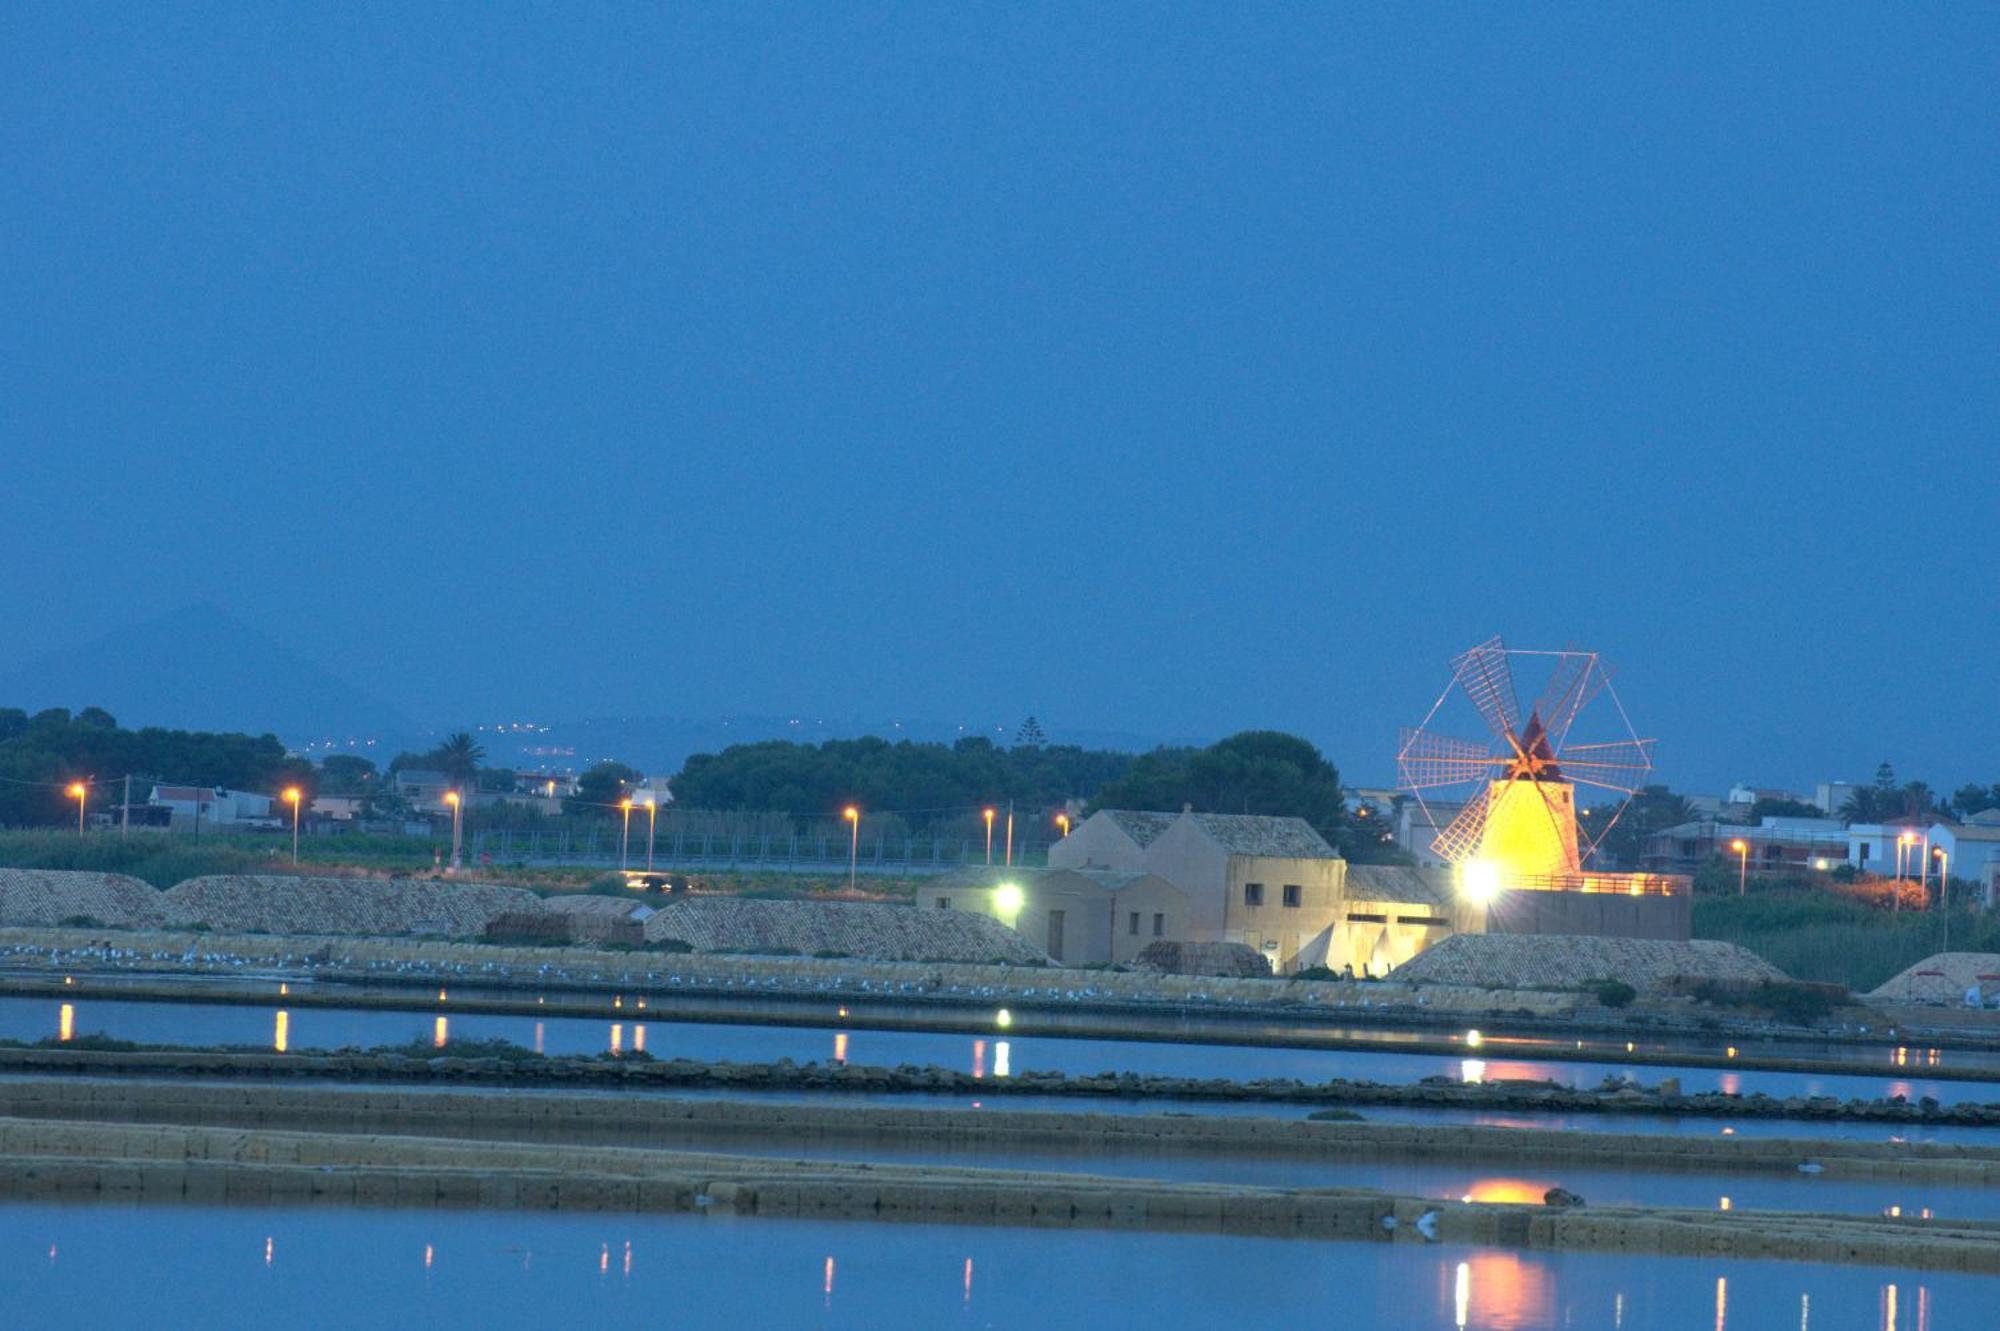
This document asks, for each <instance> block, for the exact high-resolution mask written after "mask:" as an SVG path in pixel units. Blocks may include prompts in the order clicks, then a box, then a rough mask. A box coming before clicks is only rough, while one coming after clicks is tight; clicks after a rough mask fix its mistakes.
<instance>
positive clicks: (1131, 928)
mask: <svg viewBox="0 0 2000 1331" xmlns="http://www.w3.org/2000/svg"><path fill="white" fill-rule="evenodd" d="M1125 932H1126V933H1128V934H1131V935H1132V936H1133V937H1134V938H1137V937H1138V936H1139V912H1138V911H1136V910H1135V911H1133V912H1132V918H1131V919H1130V920H1128V921H1126V926H1125Z"/></svg>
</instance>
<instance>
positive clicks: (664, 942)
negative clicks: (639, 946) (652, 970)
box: [646, 938, 694, 952]
mask: <svg viewBox="0 0 2000 1331" xmlns="http://www.w3.org/2000/svg"><path fill="white" fill-rule="evenodd" d="M646 951H648V952H692V951H694V944H693V943H690V942H688V941H687V940H686V939H685V938H655V939H652V940H650V941H648V942H647V944H646Z"/></svg>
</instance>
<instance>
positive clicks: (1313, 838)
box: [1188, 813, 1339, 860]
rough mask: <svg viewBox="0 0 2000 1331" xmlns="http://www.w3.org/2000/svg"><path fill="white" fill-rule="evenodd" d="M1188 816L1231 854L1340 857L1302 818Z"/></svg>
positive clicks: (1329, 858) (1224, 814) (1296, 857)
mask: <svg viewBox="0 0 2000 1331" xmlns="http://www.w3.org/2000/svg"><path fill="white" fill-rule="evenodd" d="M1188 816H1189V817H1191V818H1193V819H1194V821H1195V824H1196V826H1198V827H1200V828H1201V830H1202V831H1203V832H1206V833H1207V834H1208V835H1209V837H1210V838H1211V839H1213V840H1215V841H1216V842H1219V843H1220V844H1221V845H1222V847H1223V849H1225V850H1227V851H1229V852H1230V853H1231V854H1232V855H1270V856H1276V857H1279V858H1282V859H1295V860H1331V859H1338V858H1339V852H1337V851H1335V850H1334V848H1333V847H1332V846H1329V845H1328V844H1327V843H1326V838H1325V837H1323V836H1321V835H1320V834H1319V833H1317V832H1315V831H1313V829H1312V825H1311V824H1310V823H1308V822H1307V821H1306V820H1305V819H1303V818H1272V817H1267V816H1265V815H1263V814H1254V813H1196V814H1190V815H1188Z"/></svg>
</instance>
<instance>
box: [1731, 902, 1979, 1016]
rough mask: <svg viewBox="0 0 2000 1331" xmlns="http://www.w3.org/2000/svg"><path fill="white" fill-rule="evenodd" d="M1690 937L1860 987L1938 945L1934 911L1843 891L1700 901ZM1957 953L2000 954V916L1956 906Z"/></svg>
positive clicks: (1793, 971)
mask: <svg viewBox="0 0 2000 1331" xmlns="http://www.w3.org/2000/svg"><path fill="white" fill-rule="evenodd" d="M1694 936H1695V937H1696V938H1715V939H1720V940H1722V941H1723V942H1728V943H1736V944H1738V945H1740V946H1742V947H1746V948H1748V949H1750V951H1752V952H1755V953H1756V954H1757V955H1758V956H1760V957H1762V958H1764V960H1766V961H1768V962H1770V963H1771V964H1772V965H1773V966H1776V967H1777V968H1778V969H1779V970H1781V971H1784V972H1785V973H1786V974H1787V975H1790V976H1793V977H1795V978H1797V979H1800V980H1818V981H1823V982H1825V983H1829V984H1837V985H1842V986H1845V987H1846V988H1848V989H1852V990H1857V991H1865V990H1868V989H1873V988H1874V987H1875V986H1876V985H1878V984H1881V983H1882V982H1883V981H1884V980H1886V979H1888V978H1889V977H1890V976H1892V975H1895V974H1896V973H1897V972H1899V971H1901V970H1904V969H1905V968H1907V967H1909V966H1913V965H1915V964H1916V963H1917V962H1919V961H1922V960H1923V959H1924V958H1926V957H1928V956H1931V955H1932V954H1933V953H1936V952H1940V951H1942V950H1943V945H1944V924H1943V920H1942V918H1941V917H1940V916H1939V914H1938V912H1937V911H1936V910H1935V909H1932V910H1928V911H1923V910H1911V909H1908V908H1907V907H1905V908H1904V909H1903V910H1901V911H1893V910H1890V909H1889V908H1888V907H1887V906H1886V905H1878V904H1876V903H1874V902H1872V901H1869V900H1865V899H1862V898H1859V897H1856V896H1852V895H1849V894H1847V893H1845V892H1839V891H1832V890H1818V891H1812V892H1799V893H1765V894H1759V893H1755V892H1753V893H1752V894H1751V895H1750V896H1748V897H1736V896H1726V897H1718V898H1714V899H1708V900H1703V899H1699V898H1698V899H1697V900H1696V901H1695V903H1694ZM1951 946H1952V950H1953V951H1955V952H2000V916H1995V915H1992V914H1988V913H1987V912H1984V911H1974V910H1970V909H1958V908H1954V909H1953V911H1952V912H1951Z"/></svg>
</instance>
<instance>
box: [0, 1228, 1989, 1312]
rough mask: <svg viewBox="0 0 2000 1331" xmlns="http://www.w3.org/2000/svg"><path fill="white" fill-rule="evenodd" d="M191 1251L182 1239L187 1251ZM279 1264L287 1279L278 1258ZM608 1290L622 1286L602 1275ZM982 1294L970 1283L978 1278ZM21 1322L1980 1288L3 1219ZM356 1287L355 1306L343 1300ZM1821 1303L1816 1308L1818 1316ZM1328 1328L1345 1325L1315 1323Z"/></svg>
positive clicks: (872, 1239) (1823, 1271)
mask: <svg viewBox="0 0 2000 1331" xmlns="http://www.w3.org/2000/svg"><path fill="white" fill-rule="evenodd" d="M194 1233H199V1234H200V1235H201V1241H200V1242H199V1243H191V1242H190V1241H189V1235H190V1234H194ZM280 1251H282V1252H283V1253H284V1255H285V1260H284V1261H283V1262H279V1261H277V1260H276V1257H277V1254H278V1253H279V1252H280ZM614 1266H615V1268H616V1276H617V1278H616V1279H613V1278H612V1277H613V1274H614V1271H613V1268H614ZM975 1276H976V1278H975ZM0 1280H4V1282H5V1286H6V1288H7V1290H8V1311H9V1313H10V1314H11V1315H12V1316H11V1317H10V1321H13V1322H14V1323H16V1324H20V1325H91V1326H121V1325H134V1324H138V1323H139V1322H140V1321H141V1320H142V1319H141V1318H140V1316H138V1315H137V1314H136V1313H135V1310H137V1309H140V1308H143V1309H144V1310H145V1312H144V1315H143V1321H144V1322H145V1323H146V1324H148V1325H206V1326H244V1327H257V1328H261V1329H263V1331H268V1328H269V1327H270V1326H273V1325H309V1324H319V1322H320V1321H321V1320H322V1319H325V1318H326V1317H327V1313H328V1310H329V1309H335V1308H337V1309H339V1310H340V1313H339V1316H338V1317H337V1318H335V1319H333V1320H337V1321H338V1322H339V1323H340V1324H342V1325H353V1326H407V1325H417V1324H424V1323H433V1324H436V1323H442V1324H447V1325H477V1326H482V1327H492V1328H495V1329H496V1331H505V1329H506V1328H511V1327H533V1328H536V1329H537V1331H540V1328H543V1327H547V1326H576V1325H587V1326H590V1327H592V1328H593V1331H599V1329H601V1328H615V1327H623V1326H655V1325H658V1324H659V1323H660V1319H661V1316H662V1310H663V1309H666V1308H670V1309H671V1317H670V1319H669V1320H670V1321H671V1322H672V1324H674V1325H676V1326H692V1327H698V1328H699V1327H728V1328H731V1329H732V1331H741V1329H742V1328H744V1327H755V1326H825V1327H870V1328H883V1327H888V1328H894V1327H934V1326H944V1325H949V1324H961V1325H967V1326H1034V1327H1058V1328H1061V1327H1077V1328H1091V1329H1092V1331H1103V1328H1106V1327H1116V1326H1133V1325H1143V1326H1147V1327H1150V1328H1157V1331H1182V1329H1183V1328H1196V1327H1210V1326H1217V1325H1228V1324H1233V1323H1239V1322H1242V1321H1243V1320H1244V1305H1243V1299H1244V1297H1245V1293H1246V1292H1253V1293H1254V1294H1255V1298H1256V1317H1257V1320H1258V1322H1259V1323H1261V1324H1266V1325H1273V1326H1286V1325H1306V1326H1311V1325H1325V1324H1331V1325H1336V1326H1343V1327H1350V1326H1351V1327H1362V1328H1378V1327H1380V1328H1388V1327H1394V1328H1411V1329H1412V1331H1431V1329H1432V1328H1437V1329H1439V1331H1442V1329H1444V1328H1450V1329H1451V1331H1533V1329H1535V1328H1548V1327H1576V1328H1595V1327H1608V1328H1611V1331H1628V1329H1629V1331H1664V1329H1666V1328H1671V1329H1672V1331H1683V1329H1684V1328H1687V1327H1692V1326H1700V1327H1704V1328H1705V1327H1709V1326H1713V1327H1714V1328H1715V1331H1732V1329H1733V1331H1765V1328H1778V1327H1784V1328H1789V1327H1790V1326H1793V1325H1797V1326H1798V1327H1800V1328H1801V1331H1841V1329H1842V1328H1851V1329H1854V1331H1959V1329H1960V1328H1971V1327H1981V1326H1987V1325H1990V1321H1989V1320H1988V1319H1987V1316H1986V1314H1987V1310H1988V1308H1989V1307H1990V1304H1991V1295H1992V1286H1991V1283H1990V1281H1987V1280H1985V1279H1983V1278H1981V1277H1975V1276H1966V1275H1959V1274H1954V1273H1946V1272H1940V1273H1923V1274H1917V1273H1910V1272H1902V1271H1884V1270H1878V1269H1872V1268H1854V1267H1830V1266H1816V1265H1811V1264H1804V1263H1789V1262H1767V1263H1757V1262H1744V1261H1720V1260H1715V1259H1710V1258H1664V1257H1652V1256H1644V1255H1632V1254H1598V1253H1541V1252H1526V1251H1518V1252H1517V1251H1509V1250H1501V1249H1482V1248H1464V1247H1455V1246H1450V1245H1438V1246H1429V1245H1420V1244H1388V1243H1332V1242H1309V1241H1301V1240H1283V1239H1242V1238H1218V1237H1215V1236H1212V1235H1198V1234H1145V1233H1115V1232H1103V1231H1066V1232H1063V1233H1061V1234H1057V1233H1054V1232H1051V1231H1048V1230H1024V1229H985V1228H976V1227H962V1226H948V1225H887V1224H871V1223H866V1222H857V1223H852V1224H840V1223H824V1222H815V1221H781V1220H754V1219H735V1218H728V1217H710V1218H702V1217H689V1216H665V1217H648V1216H641V1217H633V1216H622V1215H603V1214H563V1213H553V1214H551V1213H498V1212H435V1211H367V1210H348V1209H341V1208H328V1209H322V1210H283V1209H276V1208H240V1209H227V1208H224V1209H200V1208H192V1207H168V1206H147V1207H130V1206H37V1205H32V1204H13V1205H4V1206H0ZM364 1290H365V1291H366V1297H365V1298H364V1297H359V1296H358V1291H364ZM1815 1305H1817V1306H1815ZM1329 1310H1337V1313H1336V1314H1335V1315H1333V1316H1332V1317H1331V1321H1330V1322H1329Z"/></svg>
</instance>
